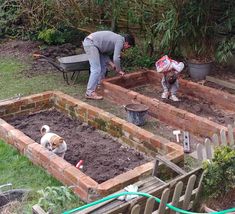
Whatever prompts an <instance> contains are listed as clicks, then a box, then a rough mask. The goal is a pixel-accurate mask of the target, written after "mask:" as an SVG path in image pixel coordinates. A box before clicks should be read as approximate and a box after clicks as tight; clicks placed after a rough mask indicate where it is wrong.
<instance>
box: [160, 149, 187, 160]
mask: <svg viewBox="0 0 235 214" xmlns="http://www.w3.org/2000/svg"><path fill="white" fill-rule="evenodd" d="M165 157H166V158H167V159H169V160H170V161H172V162H175V163H177V162H179V161H181V160H182V159H183V158H184V152H181V151H178V150H177V151H174V152H171V153H168V154H166V156H165Z"/></svg>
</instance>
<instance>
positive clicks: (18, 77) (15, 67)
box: [0, 58, 88, 99]
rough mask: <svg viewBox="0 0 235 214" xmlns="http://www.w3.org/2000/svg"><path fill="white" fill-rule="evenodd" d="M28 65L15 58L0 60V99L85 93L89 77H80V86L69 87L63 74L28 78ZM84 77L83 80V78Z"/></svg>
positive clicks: (55, 73)
mask: <svg viewBox="0 0 235 214" xmlns="http://www.w3.org/2000/svg"><path fill="white" fill-rule="evenodd" d="M27 69H28V65H27V64H24V63H23V62H21V61H19V60H17V59H13V58H0V88H1V89H2V90H1V91H0V99H7V98H10V97H14V96H15V95H16V94H21V95H23V96H26V95H29V94H35V93H39V92H42V91H48V90H60V91H63V92H64V93H67V94H70V95H76V94H77V95H83V94H84V93H85V87H86V81H87V78H88V77H87V75H80V77H79V78H80V79H79V84H76V85H67V84H66V83H65V81H64V80H63V77H62V73H57V72H54V73H51V74H40V75H33V76H32V77H27V75H26V73H25V72H24V71H25V70H27ZM81 77H82V78H81Z"/></svg>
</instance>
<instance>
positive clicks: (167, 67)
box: [155, 55, 184, 102]
mask: <svg viewBox="0 0 235 214" xmlns="http://www.w3.org/2000/svg"><path fill="white" fill-rule="evenodd" d="M155 65H156V70H157V72H158V73H162V74H163V77H162V81H161V84H162V87H163V93H162V96H161V97H162V99H168V98H169V99H171V100H173V101H175V102H178V101H179V99H178V97H177V96H176V93H177V91H178V89H179V82H178V76H179V73H180V72H181V71H182V70H183V69H184V63H183V62H177V61H175V60H172V59H171V58H169V57H168V56H167V55H165V56H163V57H162V58H161V59H159V60H158V61H157V62H156V63H155Z"/></svg>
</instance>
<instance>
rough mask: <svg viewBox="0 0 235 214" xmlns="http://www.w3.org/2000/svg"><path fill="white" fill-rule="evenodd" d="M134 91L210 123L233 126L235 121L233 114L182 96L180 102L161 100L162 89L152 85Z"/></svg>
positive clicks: (180, 95)
mask: <svg viewBox="0 0 235 214" xmlns="http://www.w3.org/2000/svg"><path fill="white" fill-rule="evenodd" d="M134 90H135V91H137V92H139V93H141V94H144V95H146V96H148V97H153V98H157V99H160V100H162V101H163V102H166V103H168V104H170V105H173V106H175V107H177V108H180V109H183V110H186V111H188V112H191V113H193V114H195V115H198V116H201V117H205V118H207V119H209V120H211V121H214V122H216V123H219V124H222V125H228V124H233V122H234V119H235V113H231V112H226V111H224V110H222V109H219V108H218V107H217V106H215V105H213V104H212V103H209V102H206V101H203V100H199V99H196V98H193V99H192V98H189V97H187V96H185V95H184V94H179V95H178V97H179V98H180V100H181V101H180V102H173V101H171V100H163V99H161V94H162V89H160V88H158V87H153V85H144V86H140V87H137V88H135V89H134Z"/></svg>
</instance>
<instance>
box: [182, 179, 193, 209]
mask: <svg viewBox="0 0 235 214" xmlns="http://www.w3.org/2000/svg"><path fill="white" fill-rule="evenodd" d="M195 181H196V175H191V176H190V178H189V180H188V184H187V187H186V191H185V194H184V202H183V206H182V209H185V210H188V207H189V203H190V199H191V195H192V191H193V188H194V184H195Z"/></svg>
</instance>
